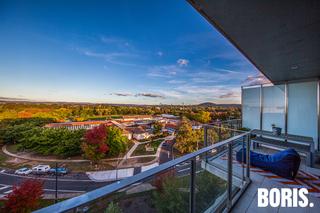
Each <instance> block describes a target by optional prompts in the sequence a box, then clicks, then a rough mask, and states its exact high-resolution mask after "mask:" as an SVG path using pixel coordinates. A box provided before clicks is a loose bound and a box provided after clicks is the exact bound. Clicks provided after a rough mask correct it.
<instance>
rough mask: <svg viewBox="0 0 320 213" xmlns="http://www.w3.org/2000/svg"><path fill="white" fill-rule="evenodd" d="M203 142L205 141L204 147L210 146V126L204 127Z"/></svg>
mask: <svg viewBox="0 0 320 213" xmlns="http://www.w3.org/2000/svg"><path fill="white" fill-rule="evenodd" d="M203 133H204V134H203V136H204V138H203V141H204V147H207V146H208V126H207V125H204V126H203Z"/></svg>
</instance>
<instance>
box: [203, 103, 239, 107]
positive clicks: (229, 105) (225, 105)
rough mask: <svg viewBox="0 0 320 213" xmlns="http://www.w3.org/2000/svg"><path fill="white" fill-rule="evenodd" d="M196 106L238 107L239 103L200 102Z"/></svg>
mask: <svg viewBox="0 0 320 213" xmlns="http://www.w3.org/2000/svg"><path fill="white" fill-rule="evenodd" d="M198 106H202V107H217V106H218V107H219V106H220V107H240V106H241V104H216V103H212V102H204V103H201V104H198Z"/></svg>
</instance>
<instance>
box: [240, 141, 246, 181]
mask: <svg viewBox="0 0 320 213" xmlns="http://www.w3.org/2000/svg"><path fill="white" fill-rule="evenodd" d="M245 143H246V136H243V137H242V155H241V167H242V181H245V176H244V144H245Z"/></svg>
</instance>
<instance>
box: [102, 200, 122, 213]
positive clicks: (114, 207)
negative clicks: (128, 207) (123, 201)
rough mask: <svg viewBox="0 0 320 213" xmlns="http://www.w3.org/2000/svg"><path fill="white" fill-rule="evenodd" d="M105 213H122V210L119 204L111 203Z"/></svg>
mask: <svg viewBox="0 0 320 213" xmlns="http://www.w3.org/2000/svg"><path fill="white" fill-rule="evenodd" d="M104 213H122V209H121V208H120V207H119V205H118V203H114V202H111V203H109V205H108V207H107V208H106V210H105V212H104Z"/></svg>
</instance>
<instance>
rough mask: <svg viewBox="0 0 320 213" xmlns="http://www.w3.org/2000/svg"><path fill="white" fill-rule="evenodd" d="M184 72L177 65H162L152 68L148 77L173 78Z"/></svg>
mask: <svg viewBox="0 0 320 213" xmlns="http://www.w3.org/2000/svg"><path fill="white" fill-rule="evenodd" d="M182 72H184V70H183V69H182V68H180V67H178V66H176V65H161V66H153V67H150V68H149V70H148V73H147V75H148V76H149V77H160V78H172V77H173V76H175V75H177V74H178V73H182Z"/></svg>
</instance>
